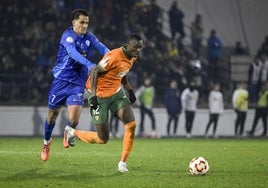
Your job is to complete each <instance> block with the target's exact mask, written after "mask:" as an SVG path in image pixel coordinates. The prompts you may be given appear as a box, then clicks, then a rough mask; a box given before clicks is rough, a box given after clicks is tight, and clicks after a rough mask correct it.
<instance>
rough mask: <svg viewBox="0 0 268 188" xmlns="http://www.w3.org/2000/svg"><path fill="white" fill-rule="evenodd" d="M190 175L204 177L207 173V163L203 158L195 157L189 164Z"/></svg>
mask: <svg viewBox="0 0 268 188" xmlns="http://www.w3.org/2000/svg"><path fill="white" fill-rule="evenodd" d="M189 171H190V173H191V174H192V175H205V174H206V173H207V172H208V171H209V165H208V161H207V160H206V159H205V158H204V157H195V158H193V159H192V160H191V161H190V163H189Z"/></svg>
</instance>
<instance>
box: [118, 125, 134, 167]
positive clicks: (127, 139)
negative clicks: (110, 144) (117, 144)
mask: <svg viewBox="0 0 268 188" xmlns="http://www.w3.org/2000/svg"><path fill="white" fill-rule="evenodd" d="M135 128H136V122H135V121H132V122H129V123H127V124H125V133H124V138H123V149H122V154H121V161H123V162H126V160H127V158H128V156H129V154H130V152H131V150H132V147H133V143H134V137H135Z"/></svg>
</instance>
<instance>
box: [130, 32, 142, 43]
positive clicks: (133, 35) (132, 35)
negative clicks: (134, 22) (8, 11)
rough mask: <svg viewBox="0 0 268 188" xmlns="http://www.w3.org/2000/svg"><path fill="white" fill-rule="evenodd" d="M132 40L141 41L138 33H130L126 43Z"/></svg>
mask: <svg viewBox="0 0 268 188" xmlns="http://www.w3.org/2000/svg"><path fill="white" fill-rule="evenodd" d="M132 40H142V39H141V37H140V35H139V34H138V33H132V34H131V35H130V36H129V38H128V42H129V41H132Z"/></svg>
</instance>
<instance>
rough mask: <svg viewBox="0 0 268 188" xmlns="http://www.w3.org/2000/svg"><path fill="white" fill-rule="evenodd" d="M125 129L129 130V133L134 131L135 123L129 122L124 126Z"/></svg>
mask: <svg viewBox="0 0 268 188" xmlns="http://www.w3.org/2000/svg"><path fill="white" fill-rule="evenodd" d="M125 129H129V130H130V131H135V129H136V121H131V122H129V123H127V124H125Z"/></svg>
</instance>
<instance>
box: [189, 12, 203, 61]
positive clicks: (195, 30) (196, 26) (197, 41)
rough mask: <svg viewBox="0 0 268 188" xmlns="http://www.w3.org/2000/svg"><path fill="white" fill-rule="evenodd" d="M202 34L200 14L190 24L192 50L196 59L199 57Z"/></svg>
mask: <svg viewBox="0 0 268 188" xmlns="http://www.w3.org/2000/svg"><path fill="white" fill-rule="evenodd" d="M203 33H204V27H203V22H202V16H201V14H197V15H196V16H195V20H194V21H193V22H192V23H191V39H192V49H193V51H194V52H195V53H196V55H197V57H199V55H200V48H201V46H202V38H203Z"/></svg>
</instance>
